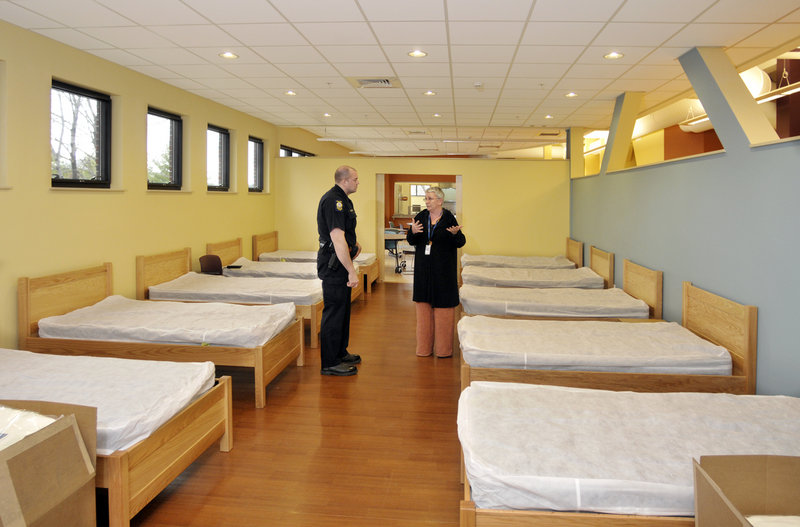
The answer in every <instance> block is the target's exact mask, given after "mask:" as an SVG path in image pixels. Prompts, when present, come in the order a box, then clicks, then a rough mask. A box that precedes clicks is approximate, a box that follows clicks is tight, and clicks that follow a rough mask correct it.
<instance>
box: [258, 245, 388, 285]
mask: <svg viewBox="0 0 800 527" xmlns="http://www.w3.org/2000/svg"><path fill="white" fill-rule="evenodd" d="M277 250H278V232H277V231H272V232H267V233H265V234H254V235H253V260H258V255H260V254H261V253H270V252H273V251H277ZM359 268H360V270H361V272H362V273H363V274H364V291H366V293H367V294H368V295H370V294H372V284H373V283H374V282H375V281H376V280H378V279H380V277H381V267H380V261H379V260H378V258H375V261H374V262H372V263H371V264H369V265H366V266H364V265H359Z"/></svg>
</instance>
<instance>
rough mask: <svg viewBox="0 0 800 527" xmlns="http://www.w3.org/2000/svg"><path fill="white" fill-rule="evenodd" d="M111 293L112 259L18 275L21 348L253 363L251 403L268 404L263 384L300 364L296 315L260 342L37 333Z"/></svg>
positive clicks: (220, 363) (299, 326)
mask: <svg viewBox="0 0 800 527" xmlns="http://www.w3.org/2000/svg"><path fill="white" fill-rule="evenodd" d="M111 294H113V290H112V274H111V264H110V263H106V264H103V265H101V266H98V267H92V268H88V269H81V270H78V271H71V272H66V273H60V274H55V275H50V276H43V277H39V278H27V277H26V278H20V279H19V285H18V290H17V307H18V320H19V347H20V349H24V350H28V351H35V352H38V353H52V354H56V355H91V356H95V357H119V358H124V359H149V360H168V361H176V362H197V361H212V362H214V364H216V365H218V366H244V367H249V368H253V374H254V377H255V404H256V407H257V408H263V407H264V406H265V404H266V386H267V384H269V382H270V381H271V380H272V379H274V378H275V377H276V376H277V375H278V374H279V373H280V372H281V371H283V369H284V368H286V366H288V365H289V364H290V363H291V362H293V361H295V360H296V362H297V365H298V366H302V365H303V364H304V354H303V351H304V350H303V322H302V320H301V319H300V318H299V317H296V318H295V320H294V322H292V323H291V324H290V325H289V326H288V327H287V328H285V329H284V330H283V331H281V332H280V333H279V334H278V335H276V336H275V337H274V338H272V339H271V340H270V341H269V342H267V343H266V344H264V345H263V346H259V347H254V348H242V347H235V346H201V345H191V344H186V345H180V344H158V343H151V342H116V341H104V340H76V339H59V338H42V337H39V320H40V319H42V318H44V317H49V316H55V315H63V314H65V313H69V312H70V311H74V310H75V309H79V308H81V307H86V306H90V305H93V304H96V303H97V302H99V301H100V300H102V299H104V298H106V297H107V296H109V295H111Z"/></svg>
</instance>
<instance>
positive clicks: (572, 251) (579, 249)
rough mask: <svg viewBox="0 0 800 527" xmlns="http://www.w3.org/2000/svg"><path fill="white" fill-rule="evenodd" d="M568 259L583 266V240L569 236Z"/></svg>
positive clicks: (578, 265)
mask: <svg viewBox="0 0 800 527" xmlns="http://www.w3.org/2000/svg"><path fill="white" fill-rule="evenodd" d="M567 260H569V261H570V262H572V263H574V264H575V266H576V267H583V242H579V241H577V240H573V239H572V238H569V237H568V238H567Z"/></svg>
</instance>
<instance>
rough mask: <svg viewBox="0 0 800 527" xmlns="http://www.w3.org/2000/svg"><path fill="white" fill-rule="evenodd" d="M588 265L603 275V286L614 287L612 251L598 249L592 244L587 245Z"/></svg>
mask: <svg viewBox="0 0 800 527" xmlns="http://www.w3.org/2000/svg"><path fill="white" fill-rule="evenodd" d="M589 267H590V268H591V269H592V271H594V272H595V273H597V274H599V275H600V276H602V277H603V287H604V288H606V289H610V288H612V287H614V253H608V252H606V251H603V250H600V249H598V248H597V247H595V246H594V245H592V246H591V247H589Z"/></svg>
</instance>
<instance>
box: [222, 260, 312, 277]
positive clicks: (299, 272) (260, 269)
mask: <svg viewBox="0 0 800 527" xmlns="http://www.w3.org/2000/svg"><path fill="white" fill-rule="evenodd" d="M233 265H241V266H242V267H241V268H240V269H230V268H228V267H223V268H222V274H223V275H225V276H246V277H251V278H252V277H265V276H277V277H283V278H297V279H298V280H316V278H317V263H316V262H254V261H252V260H248V259H247V258H239V259H238V260H236V261H235V262H233Z"/></svg>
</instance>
